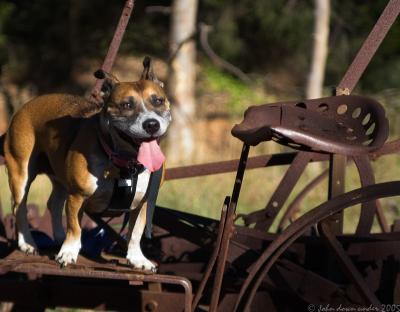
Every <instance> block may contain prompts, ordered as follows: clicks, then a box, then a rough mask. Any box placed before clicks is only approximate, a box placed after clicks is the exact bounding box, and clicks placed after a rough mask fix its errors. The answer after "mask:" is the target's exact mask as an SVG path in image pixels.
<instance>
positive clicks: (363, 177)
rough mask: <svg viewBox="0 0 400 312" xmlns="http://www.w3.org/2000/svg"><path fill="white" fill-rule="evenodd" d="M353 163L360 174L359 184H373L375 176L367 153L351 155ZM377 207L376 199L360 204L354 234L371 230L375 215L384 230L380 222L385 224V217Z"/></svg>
mask: <svg viewBox="0 0 400 312" xmlns="http://www.w3.org/2000/svg"><path fill="white" fill-rule="evenodd" d="M353 160H354V163H355V165H356V167H357V170H358V174H359V176H360V182H361V186H362V187H364V186H367V185H372V184H375V176H374V171H373V169H372V166H371V163H370V161H369V159H368V156H367V155H363V156H355V157H353ZM377 211H378V208H377V204H376V201H369V202H366V203H363V204H362V209H361V213H360V219H359V220H358V225H357V229H356V234H358V235H364V234H368V233H370V232H371V228H372V224H373V222H374V216H375V215H376V216H377V218H378V219H382V218H383V220H379V224H380V225H381V228H382V231H383V232H384V231H385V228H384V227H382V224H387V222H386V219H385V217H384V216H383V215H382V214H379V213H377Z"/></svg>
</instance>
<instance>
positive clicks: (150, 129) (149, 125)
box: [142, 119, 160, 134]
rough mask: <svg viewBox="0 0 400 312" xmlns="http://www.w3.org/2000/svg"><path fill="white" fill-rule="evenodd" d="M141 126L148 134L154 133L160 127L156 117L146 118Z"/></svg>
mask: <svg viewBox="0 0 400 312" xmlns="http://www.w3.org/2000/svg"><path fill="white" fill-rule="evenodd" d="M142 126H143V129H144V130H145V131H146V132H147V133H148V134H154V133H156V132H157V131H158V130H159V129H160V123H159V122H158V120H157V119H147V120H145V121H144V122H143V125H142Z"/></svg>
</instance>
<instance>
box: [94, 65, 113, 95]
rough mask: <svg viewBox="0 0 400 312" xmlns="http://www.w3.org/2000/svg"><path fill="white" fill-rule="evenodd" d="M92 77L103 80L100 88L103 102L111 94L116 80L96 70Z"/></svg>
mask: <svg viewBox="0 0 400 312" xmlns="http://www.w3.org/2000/svg"><path fill="white" fill-rule="evenodd" d="M94 76H95V77H96V78H97V79H104V82H103V86H102V87H101V92H102V94H101V96H102V98H103V100H104V101H105V100H106V99H107V98H108V97H109V96H110V94H111V92H112V90H113V89H114V86H115V85H116V84H117V83H118V82H119V80H118V78H117V77H115V76H114V75H112V74H110V73H107V72H106V71H104V70H102V69H98V70H96V71H95V72H94Z"/></svg>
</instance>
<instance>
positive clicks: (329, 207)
mask: <svg viewBox="0 0 400 312" xmlns="http://www.w3.org/2000/svg"><path fill="white" fill-rule="evenodd" d="M398 195H400V181H395V182H386V183H379V184H375V185H370V186H366V187H363V188H359V189H356V190H353V191H350V192H348V193H345V194H342V195H339V196H337V197H335V198H333V199H332V200H330V201H328V202H326V203H324V204H322V205H320V206H318V207H316V208H315V209H313V210H311V211H309V212H307V213H306V214H305V215H303V216H302V217H300V218H299V219H298V220H296V221H295V222H294V223H293V224H292V225H290V226H289V227H288V228H286V229H285V231H283V232H282V234H281V235H279V236H278V237H277V239H275V240H274V241H273V242H272V243H271V244H270V245H269V246H268V248H267V249H266V250H265V251H264V252H263V253H262V255H261V256H260V257H259V258H258V260H257V261H256V262H255V263H254V265H253V266H252V268H251V270H250V272H249V275H248V277H247V278H246V280H245V281H244V283H243V285H242V287H241V289H240V292H239V295H238V298H237V301H236V303H235V308H234V311H238V308H239V306H240V303H241V301H242V298H243V297H244V295H245V293H246V291H247V290H248V288H249V286H250V284H251V282H252V281H253V280H254V279H255V278H256V275H257V273H259V274H258V277H257V278H256V280H255V281H254V284H253V287H252V289H251V291H250V294H249V296H248V299H247V301H246V303H245V305H244V309H241V310H243V311H245V310H246V309H248V308H249V306H250V303H251V301H252V300H253V298H254V295H255V293H256V290H257V289H258V287H259V286H260V284H261V282H262V280H263V278H264V276H265V275H266V274H267V273H268V271H269V269H270V268H271V267H272V265H273V264H274V263H275V261H276V260H277V259H278V258H279V256H280V255H281V254H282V253H283V252H285V250H286V249H287V248H288V247H289V246H290V245H291V244H292V243H293V242H294V241H295V240H296V239H297V238H299V237H300V236H301V235H302V234H303V233H304V232H305V231H306V230H307V229H308V228H309V227H310V226H312V225H313V224H315V223H316V222H320V221H321V220H323V219H325V218H327V217H329V216H331V215H332V214H334V213H337V212H339V211H341V210H344V209H346V208H348V207H351V206H354V205H357V204H360V203H363V202H366V201H371V200H376V199H378V198H384V197H390V196H398Z"/></svg>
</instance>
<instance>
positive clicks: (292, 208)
mask: <svg viewBox="0 0 400 312" xmlns="http://www.w3.org/2000/svg"><path fill="white" fill-rule="evenodd" d="M328 173H329V170H328V169H326V170H324V171H323V172H322V173H320V174H319V175H318V176H317V177H315V178H314V180H312V181H311V182H310V183H308V184H307V185H306V187H305V188H304V189H303V190H302V191H301V192H300V193H299V194H297V196H296V197H295V199H294V200H293V201H292V202H291V203H290V204H289V206H288V208H287V209H286V211H285V214H284V215H283V217H282V219H281V220H280V221H279V225H278V231H280V232H281V231H282V230H283V226H284V224H285V222H286V221H287V220H288V219H291V220H292V216H293V215H294V214H295V213H296V212H297V211H298V209H299V207H300V204H301V202H302V201H303V199H304V198H305V197H306V196H307V194H308V193H309V192H310V191H311V190H312V189H313V188H314V187H316V186H317V185H318V184H320V183H321V182H322V181H323V180H324V179H325V178H326V177H327V176H328Z"/></svg>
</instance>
